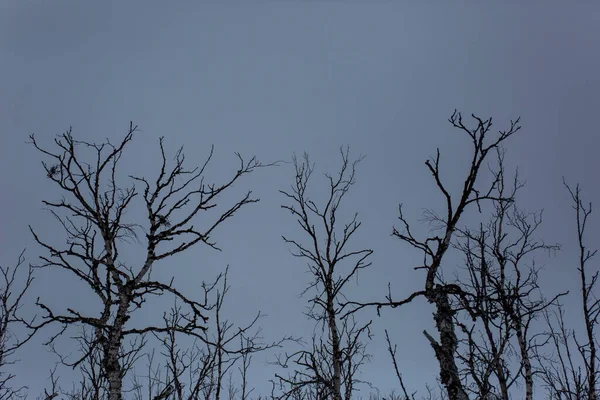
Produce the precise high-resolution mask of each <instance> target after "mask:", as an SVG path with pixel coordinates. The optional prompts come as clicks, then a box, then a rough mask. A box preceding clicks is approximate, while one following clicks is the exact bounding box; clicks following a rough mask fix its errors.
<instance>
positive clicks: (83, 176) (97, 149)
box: [30, 124, 262, 400]
mask: <svg viewBox="0 0 600 400" xmlns="http://www.w3.org/2000/svg"><path fill="white" fill-rule="evenodd" d="M136 131H137V126H134V125H133V124H130V126H129V130H128V132H127V134H126V135H125V137H124V139H123V140H122V141H121V142H120V143H119V144H117V145H113V144H112V143H111V142H110V141H108V140H106V141H105V142H104V143H101V144H96V143H89V142H85V141H80V140H76V139H75V138H74V137H73V136H72V134H71V129H69V130H68V131H67V132H66V133H64V134H61V135H59V136H58V137H57V138H56V139H55V140H54V145H55V149H54V150H50V149H47V148H45V147H43V146H41V145H40V144H39V143H38V141H37V140H36V138H35V137H34V136H33V135H31V137H30V138H31V143H32V144H33V146H34V147H35V148H36V149H37V150H39V151H40V152H41V153H42V154H43V155H44V156H46V157H47V158H48V159H49V161H47V162H42V165H43V167H44V169H45V172H46V175H47V177H48V178H49V179H50V180H51V181H52V182H54V183H55V184H56V186H57V187H58V188H59V189H60V190H61V191H62V192H63V193H64V195H65V197H63V198H62V199H61V200H58V201H50V200H44V201H43V204H44V205H45V206H46V207H47V208H48V209H49V210H50V212H51V213H52V215H54V216H55V217H56V219H57V220H58V221H59V223H60V225H61V227H62V228H63V230H64V232H65V234H66V243H67V244H66V246H65V245H54V244H52V242H51V241H50V240H49V239H43V238H41V237H40V235H38V234H37V233H36V232H35V231H34V230H33V228H30V229H31V232H32V234H33V236H34V238H35V241H36V242H37V243H38V244H40V245H41V246H42V247H43V248H44V249H46V251H47V253H48V254H47V255H44V256H42V257H41V260H42V262H41V264H40V265H39V267H40V268H42V267H43V268H48V267H55V268H58V269H60V270H63V271H65V272H67V273H69V274H72V275H73V276H75V277H77V278H79V280H81V281H83V283H84V284H85V285H87V287H89V288H90V289H91V290H92V293H94V295H95V296H96V298H97V300H98V301H99V304H101V307H100V309H99V310H96V311H93V310H83V309H81V308H83V307H77V306H73V307H69V308H67V310H66V311H59V310H55V309H53V308H51V307H49V306H47V305H46V303H44V302H42V301H41V300H38V302H37V305H38V306H39V307H40V308H41V309H42V310H43V312H44V315H43V316H42V322H39V323H37V324H34V325H32V328H34V329H40V328H43V327H45V326H47V325H50V324H53V325H59V326H61V327H62V328H61V330H60V332H59V333H58V334H56V335H53V336H52V337H51V338H50V339H49V342H48V343H54V341H55V340H56V338H57V337H59V336H61V335H62V333H63V332H65V331H66V330H67V329H72V328H76V327H84V326H85V327H88V328H90V329H91V330H93V332H94V336H93V340H92V342H91V343H90V346H89V349H88V351H87V352H84V353H83V354H82V355H81V357H79V358H78V359H77V360H76V361H74V362H73V365H74V366H77V365H79V364H80V363H82V362H83V361H84V360H86V358H88V357H89V356H90V354H92V353H93V352H94V351H96V350H98V349H100V350H101V361H102V362H101V363H102V373H103V374H104V375H105V377H106V379H107V382H108V398H109V399H110V400H120V399H121V398H122V396H123V379H124V376H125V375H126V373H127V370H126V364H125V359H126V358H127V354H128V350H124V347H123V346H124V344H125V343H126V341H125V340H126V338H129V337H133V336H139V335H144V334H146V333H156V334H169V333H171V332H179V333H184V334H187V335H191V336H195V337H197V338H198V339H200V340H201V339H202V338H203V336H202V335H201V334H199V333H198V332H199V331H202V330H203V328H202V327H203V325H204V324H206V322H207V320H208V318H207V317H206V316H205V310H206V308H207V307H208V304H207V303H206V301H205V300H206V299H200V300H194V299H192V298H190V297H188V296H186V295H185V294H183V293H181V292H180V291H179V290H177V288H175V287H174V286H173V285H172V283H173V281H172V280H171V282H162V281H157V280H153V279H152V276H151V271H152V269H153V268H157V267H158V266H159V264H160V262H161V261H163V260H165V259H168V258H170V257H173V256H175V255H177V254H180V253H182V252H184V251H186V250H188V249H190V248H191V247H192V246H195V245H196V244H200V243H204V244H205V245H207V246H209V247H211V248H214V249H218V247H217V244H216V242H215V241H213V240H211V235H212V234H213V233H215V232H216V230H217V228H218V227H219V226H221V225H222V224H223V223H224V222H225V221H227V220H228V219H229V218H231V217H232V216H233V215H234V214H235V213H236V212H237V211H238V210H239V209H240V208H242V207H244V206H246V205H247V204H250V203H254V202H256V201H258V199H255V198H253V197H251V192H247V193H246V194H245V195H243V196H241V197H240V198H238V199H236V200H235V201H233V202H232V203H230V205H228V206H225V207H223V206H220V205H219V203H217V199H219V202H221V201H222V200H221V197H222V195H224V194H225V193H228V192H229V189H230V188H231V187H232V186H233V185H234V183H236V182H238V181H239V180H240V178H242V177H243V176H245V175H248V174H250V173H251V172H253V171H255V170H256V169H257V168H259V167H261V166H262V164H261V163H259V162H258V160H257V159H256V158H252V159H250V161H248V162H246V161H244V160H243V159H242V157H241V156H240V155H239V154H238V158H239V166H238V168H237V170H236V171H235V172H234V173H233V174H232V176H231V178H229V180H227V181H225V182H224V183H221V184H216V183H209V182H207V181H206V178H205V171H206V169H207V166H208V165H209V163H210V161H211V160H212V156H213V151H212V148H211V151H210V154H209V156H208V157H207V159H206V160H205V161H204V163H203V164H202V165H201V166H200V167H196V168H191V169H189V168H187V167H186V165H185V162H184V161H185V156H184V154H183V148H180V149H179V150H178V151H177V152H176V153H175V157H174V162H173V165H170V164H171V163H169V162H167V156H166V154H165V150H164V146H163V139H162V138H161V139H160V143H159V144H160V153H161V160H160V162H159V166H160V171H159V173H158V174H157V176H156V177H155V178H154V179H146V178H144V177H134V176H131V177H130V178H131V179H132V181H131V184H130V185H128V186H124V185H123V184H121V183H120V181H121V172H120V168H118V167H119V166H120V161H121V158H122V156H123V154H124V151H125V148H126V146H127V145H128V144H129V143H130V142H131V141H132V139H133V137H134V134H135V133H136ZM86 151H87V152H90V153H91V154H92V156H91V157H90V158H91V160H90V161H86V154H85V152H86ZM136 184H138V185H139V186H141V188H142V191H141V197H142V202H141V206H142V207H143V208H142V209H145V210H146V219H145V221H139V222H128V221H127V217H126V213H127V211H128V210H130V209H131V208H133V207H135V204H136V203H135V200H136V198H139V197H140V196H139V194H140V193H139V192H138V187H136ZM200 215H202V221H203V222H202V224H203V227H200V221H199V218H198V217H199V216H200ZM140 230H143V231H144V233H145V234H144V236H143V237H142V238H140V237H139V236H138V234H137V233H138V232H139V231H140ZM131 240H135V241H138V242H143V243H144V245H145V251H144V253H145V255H144V259H143V262H141V263H140V264H139V265H134V263H133V262H132V261H131V260H126V259H125V258H124V257H123V256H122V254H123V253H124V247H126V245H127V244H129V243H130V242H131ZM163 294H169V295H171V296H173V297H175V298H176V299H177V301H178V302H179V303H180V304H182V305H183V306H185V307H187V309H186V310H185V311H184V312H182V313H181V317H182V318H181V319H180V320H179V323H178V324H177V325H176V326H160V325H159V324H158V323H157V325H151V324H148V325H142V326H132V325H131V323H129V322H128V321H129V319H130V317H131V315H132V313H133V312H134V311H135V310H137V309H140V308H141V307H142V306H143V304H144V302H145V301H146V300H147V299H148V297H149V296H160V295H163ZM198 328H200V330H199V329H198Z"/></svg>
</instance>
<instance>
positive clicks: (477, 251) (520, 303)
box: [454, 151, 566, 400]
mask: <svg viewBox="0 0 600 400" xmlns="http://www.w3.org/2000/svg"><path fill="white" fill-rule="evenodd" d="M497 171H498V173H497V175H496V176H497V177H498V197H499V198H500V199H503V198H506V199H510V200H509V201H503V200H500V201H495V202H494V211H493V213H492V216H491V219H490V221H489V223H487V224H481V225H480V227H479V229H478V230H475V231H472V230H469V229H462V230H459V231H458V234H457V241H456V243H455V245H454V246H455V247H456V248H457V249H459V250H460V251H461V252H462V253H463V254H464V258H465V268H464V269H465V270H466V272H467V275H468V279H464V278H462V279H460V281H457V282H456V284H457V285H460V287H461V290H462V292H463V295H462V296H460V297H459V299H460V301H459V306H462V308H463V309H464V310H465V311H467V312H466V313H463V315H461V314H458V313H457V314H455V321H456V324H457V326H459V328H460V330H461V331H462V333H463V337H462V339H460V344H462V348H461V347H459V349H458V353H457V354H458V359H459V360H460V361H461V362H462V366H463V370H462V375H463V376H464V378H465V382H466V384H465V389H466V390H469V391H471V392H473V393H474V394H475V395H476V398H478V399H487V398H488V397H490V396H492V395H493V397H494V398H497V399H502V400H508V399H510V398H511V396H510V389H511V387H514V386H517V385H519V386H521V387H524V389H525V393H524V394H523V395H521V396H520V397H522V398H524V399H526V400H532V399H533V393H534V374H535V371H534V366H533V362H532V361H533V358H534V356H535V353H536V351H537V349H538V348H539V347H541V346H542V345H544V344H545V342H546V341H544V340H542V339H541V338H540V334H541V332H540V331H538V332H536V331H534V330H533V329H532V323H533V322H534V321H535V320H536V319H537V318H538V317H541V316H542V315H543V313H544V311H545V310H547V309H549V307H551V306H554V305H556V302H557V300H558V298H559V297H561V296H564V295H565V294H566V293H560V294H558V295H556V296H554V297H553V298H551V299H550V300H546V299H544V298H543V296H542V294H541V292H540V288H539V285H538V272H539V269H538V268H536V266H535V258H534V257H535V255H536V254H537V253H539V252H544V251H556V250H558V249H559V246H558V245H555V244H546V243H544V242H543V241H541V240H539V239H536V238H535V235H536V232H537V230H538V228H539V227H540V225H541V224H542V213H541V212H539V213H526V212H524V211H522V210H521V209H519V208H518V207H517V196H516V195H517V192H518V190H519V189H520V188H521V187H522V186H523V185H522V183H521V182H520V181H519V178H518V174H517V175H515V178H514V180H513V184H512V187H506V186H505V185H506V183H505V179H504V152H503V151H498V170H497ZM457 309H461V307H458V308H457ZM521 378H522V380H521ZM521 384H522V385H521ZM493 390H495V392H494V391H493Z"/></svg>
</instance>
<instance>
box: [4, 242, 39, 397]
mask: <svg viewBox="0 0 600 400" xmlns="http://www.w3.org/2000/svg"><path fill="white" fill-rule="evenodd" d="M24 254H25V250H23V251H22V252H21V254H20V255H19V257H18V259H17V262H16V264H15V265H14V266H13V267H6V266H0V400H5V399H13V398H18V397H19V396H22V395H24V390H25V388H24V387H20V388H14V387H13V386H12V385H11V381H12V380H13V378H14V375H13V374H12V373H10V372H8V370H7V369H8V367H9V366H10V365H12V364H14V363H15V362H16V360H15V358H14V356H15V353H16V351H17V350H18V349H19V348H21V347H22V346H23V345H24V344H25V343H27V342H28V341H29V340H30V339H31V337H32V336H33V333H27V332H25V334H24V335H18V334H17V333H16V332H15V328H16V327H17V326H21V327H24V325H23V324H24V323H25V324H26V323H27V321H25V320H24V319H23V318H22V317H21V316H19V314H18V312H19V309H20V308H21V307H22V306H23V300H24V296H25V295H26V293H27V291H28V290H29V287H30V286H31V283H32V282H33V269H32V267H31V266H29V267H28V268H27V270H26V272H25V276H24V279H22V278H21V275H22V274H21V270H22V269H23V268H24V266H23V264H24V263H25V257H24ZM21 280H22V282H20V281H21Z"/></svg>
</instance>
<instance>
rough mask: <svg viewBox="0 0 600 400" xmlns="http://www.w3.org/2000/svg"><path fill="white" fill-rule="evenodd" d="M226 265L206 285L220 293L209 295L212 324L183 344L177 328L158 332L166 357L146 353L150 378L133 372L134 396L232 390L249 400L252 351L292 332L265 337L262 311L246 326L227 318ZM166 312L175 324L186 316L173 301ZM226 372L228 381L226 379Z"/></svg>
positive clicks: (189, 397)
mask: <svg viewBox="0 0 600 400" xmlns="http://www.w3.org/2000/svg"><path fill="white" fill-rule="evenodd" d="M228 271H229V269H228V268H227V269H226V270H225V272H224V273H223V274H219V276H218V277H217V279H216V280H215V281H214V283H212V284H210V285H205V288H204V290H205V291H206V296H207V297H208V296H209V295H212V294H213V293H216V294H215V295H214V301H213V300H211V302H212V304H213V305H214V307H212V308H211V310H210V312H211V313H212V315H211V319H212V321H213V326H212V327H211V329H210V330H209V331H206V332H201V333H200V334H202V335H205V338H204V339H203V340H197V339H196V340H195V341H194V343H192V345H191V346H185V345H182V344H181V343H180V342H179V340H178V339H183V338H184V337H182V336H184V335H182V334H180V333H178V332H177V331H176V330H175V329H173V330H171V331H170V332H168V334H166V335H163V336H158V335H155V336H156V338H157V339H158V340H159V342H160V344H161V346H160V348H161V355H162V356H163V361H162V362H155V356H156V353H155V352H152V353H150V354H147V359H148V374H147V376H146V377H145V378H147V382H143V381H142V377H141V376H140V375H139V374H138V375H136V376H135V377H134V379H135V385H134V386H135V388H136V390H135V395H134V398H135V399H137V400H142V399H146V398H147V399H151V400H160V399H173V400H194V399H199V398H203V399H207V400H208V399H210V400H219V399H222V398H224V397H226V395H230V396H229V398H230V400H233V399H234V397H231V395H232V394H235V395H236V396H235V397H238V398H240V399H241V400H246V399H247V397H248V395H249V394H250V393H251V392H252V391H253V388H251V387H249V382H248V374H249V368H250V364H251V359H252V355H253V354H255V353H257V352H261V351H264V350H267V349H271V348H274V347H278V346H280V345H281V344H282V343H283V342H284V341H286V340H288V338H284V339H282V340H279V341H275V342H271V343H264V342H263V341H262V337H261V336H260V334H261V329H260V327H258V326H257V325H258V321H259V320H260V319H261V317H262V315H261V314H260V312H259V313H257V315H256V316H255V317H254V318H253V319H252V321H250V323H248V324H247V325H245V326H243V327H235V325H234V324H233V323H231V322H230V321H228V320H226V319H223V315H222V313H223V305H224V303H225V298H226V296H227V293H228V292H229V285H228V281H227V275H228ZM163 318H164V319H165V325H166V326H172V327H175V326H177V325H178V324H180V323H181V321H180V320H181V319H182V318H183V316H182V314H181V307H180V306H178V305H175V306H174V307H173V308H172V309H171V311H170V312H169V313H168V314H165V315H164V316H163ZM211 331H212V334H211V333H209V332H211ZM236 365H238V366H239V367H238V371H239V385H238V381H237V379H234V376H233V375H234V374H233V372H234V371H235V368H234V367H235V366H236ZM227 377H228V379H229V381H228V382H226V383H225V382H224V380H225V379H226V378H227ZM224 392H226V393H225V395H224Z"/></svg>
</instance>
